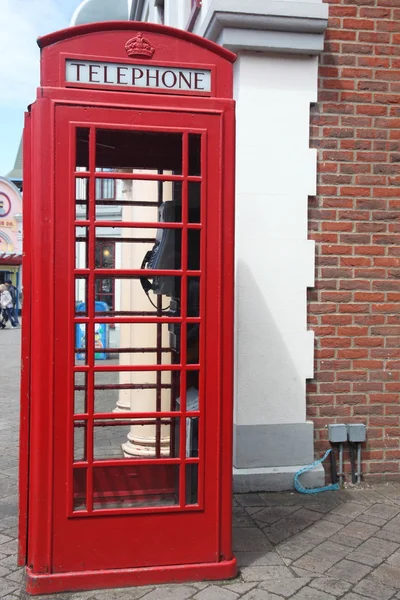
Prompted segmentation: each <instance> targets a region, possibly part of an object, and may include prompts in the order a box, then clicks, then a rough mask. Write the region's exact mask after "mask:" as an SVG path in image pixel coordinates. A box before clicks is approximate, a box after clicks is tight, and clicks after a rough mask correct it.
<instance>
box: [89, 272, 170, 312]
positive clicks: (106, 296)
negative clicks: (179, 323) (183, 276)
mask: <svg viewBox="0 0 400 600" xmlns="http://www.w3.org/2000/svg"><path fill="white" fill-rule="evenodd" d="M143 275H144V276H143V277H142V278H141V277H139V276H132V277H128V276H127V277H117V276H114V275H111V276H107V277H96V278H95V294H96V313H97V315H98V316H106V317H117V316H124V317H126V316H135V317H138V316H154V317H155V316H163V317H169V316H175V315H173V314H170V297H171V296H173V297H175V298H178V297H179V296H180V277H173V276H165V275H157V276H152V277H151V276H150V274H147V273H145V272H144V273H143ZM146 292H147V293H146ZM163 295H165V296H168V297H167V298H164V297H162V296H163ZM98 302H101V303H102V304H98Z"/></svg>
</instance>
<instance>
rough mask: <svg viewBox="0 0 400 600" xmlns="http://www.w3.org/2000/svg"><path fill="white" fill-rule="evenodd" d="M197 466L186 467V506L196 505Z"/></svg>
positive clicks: (197, 498)
mask: <svg viewBox="0 0 400 600" xmlns="http://www.w3.org/2000/svg"><path fill="white" fill-rule="evenodd" d="M198 476H199V465H197V464H193V465H192V464H190V465H186V504H189V505H190V504H198V502H199V496H198V487H199V486H198Z"/></svg>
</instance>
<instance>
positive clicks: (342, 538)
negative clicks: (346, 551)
mask: <svg viewBox="0 0 400 600" xmlns="http://www.w3.org/2000/svg"><path fill="white" fill-rule="evenodd" d="M353 522H354V521H353ZM378 531H379V529H378ZM329 540H330V541H331V542H335V543H336V544H341V545H342V546H348V547H349V548H357V546H360V544H362V543H363V540H360V539H358V538H355V537H351V536H350V535H344V534H342V532H341V531H339V532H338V533H335V535H333V536H332V537H330V538H329Z"/></svg>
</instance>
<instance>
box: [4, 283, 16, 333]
mask: <svg viewBox="0 0 400 600" xmlns="http://www.w3.org/2000/svg"><path fill="white" fill-rule="evenodd" d="M4 283H5V286H6V288H7V291H8V292H10V295H11V298H12V303H13V307H12V317H13V319H14V323H15V324H16V326H18V325H19V320H18V313H17V304H18V302H17V301H18V291H17V288H16V287H15V286H14V285H13V283H12V281H11V279H6V281H5V282H4Z"/></svg>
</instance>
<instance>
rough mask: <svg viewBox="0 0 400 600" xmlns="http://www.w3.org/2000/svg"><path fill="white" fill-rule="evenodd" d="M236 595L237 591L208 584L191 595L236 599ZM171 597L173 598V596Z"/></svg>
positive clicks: (205, 599)
mask: <svg viewBox="0 0 400 600" xmlns="http://www.w3.org/2000/svg"><path fill="white" fill-rule="evenodd" d="M238 597H239V595H238V594H237V593H235V592H232V591H230V590H227V589H226V588H223V587H219V586H217V585H210V586H208V587H207V588H206V589H205V590H202V591H201V592H199V593H198V594H196V595H195V596H193V598H194V599H195V600H236V599H237V598H238ZM173 598H174V600H175V596H173ZM144 600H146V598H144Z"/></svg>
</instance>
